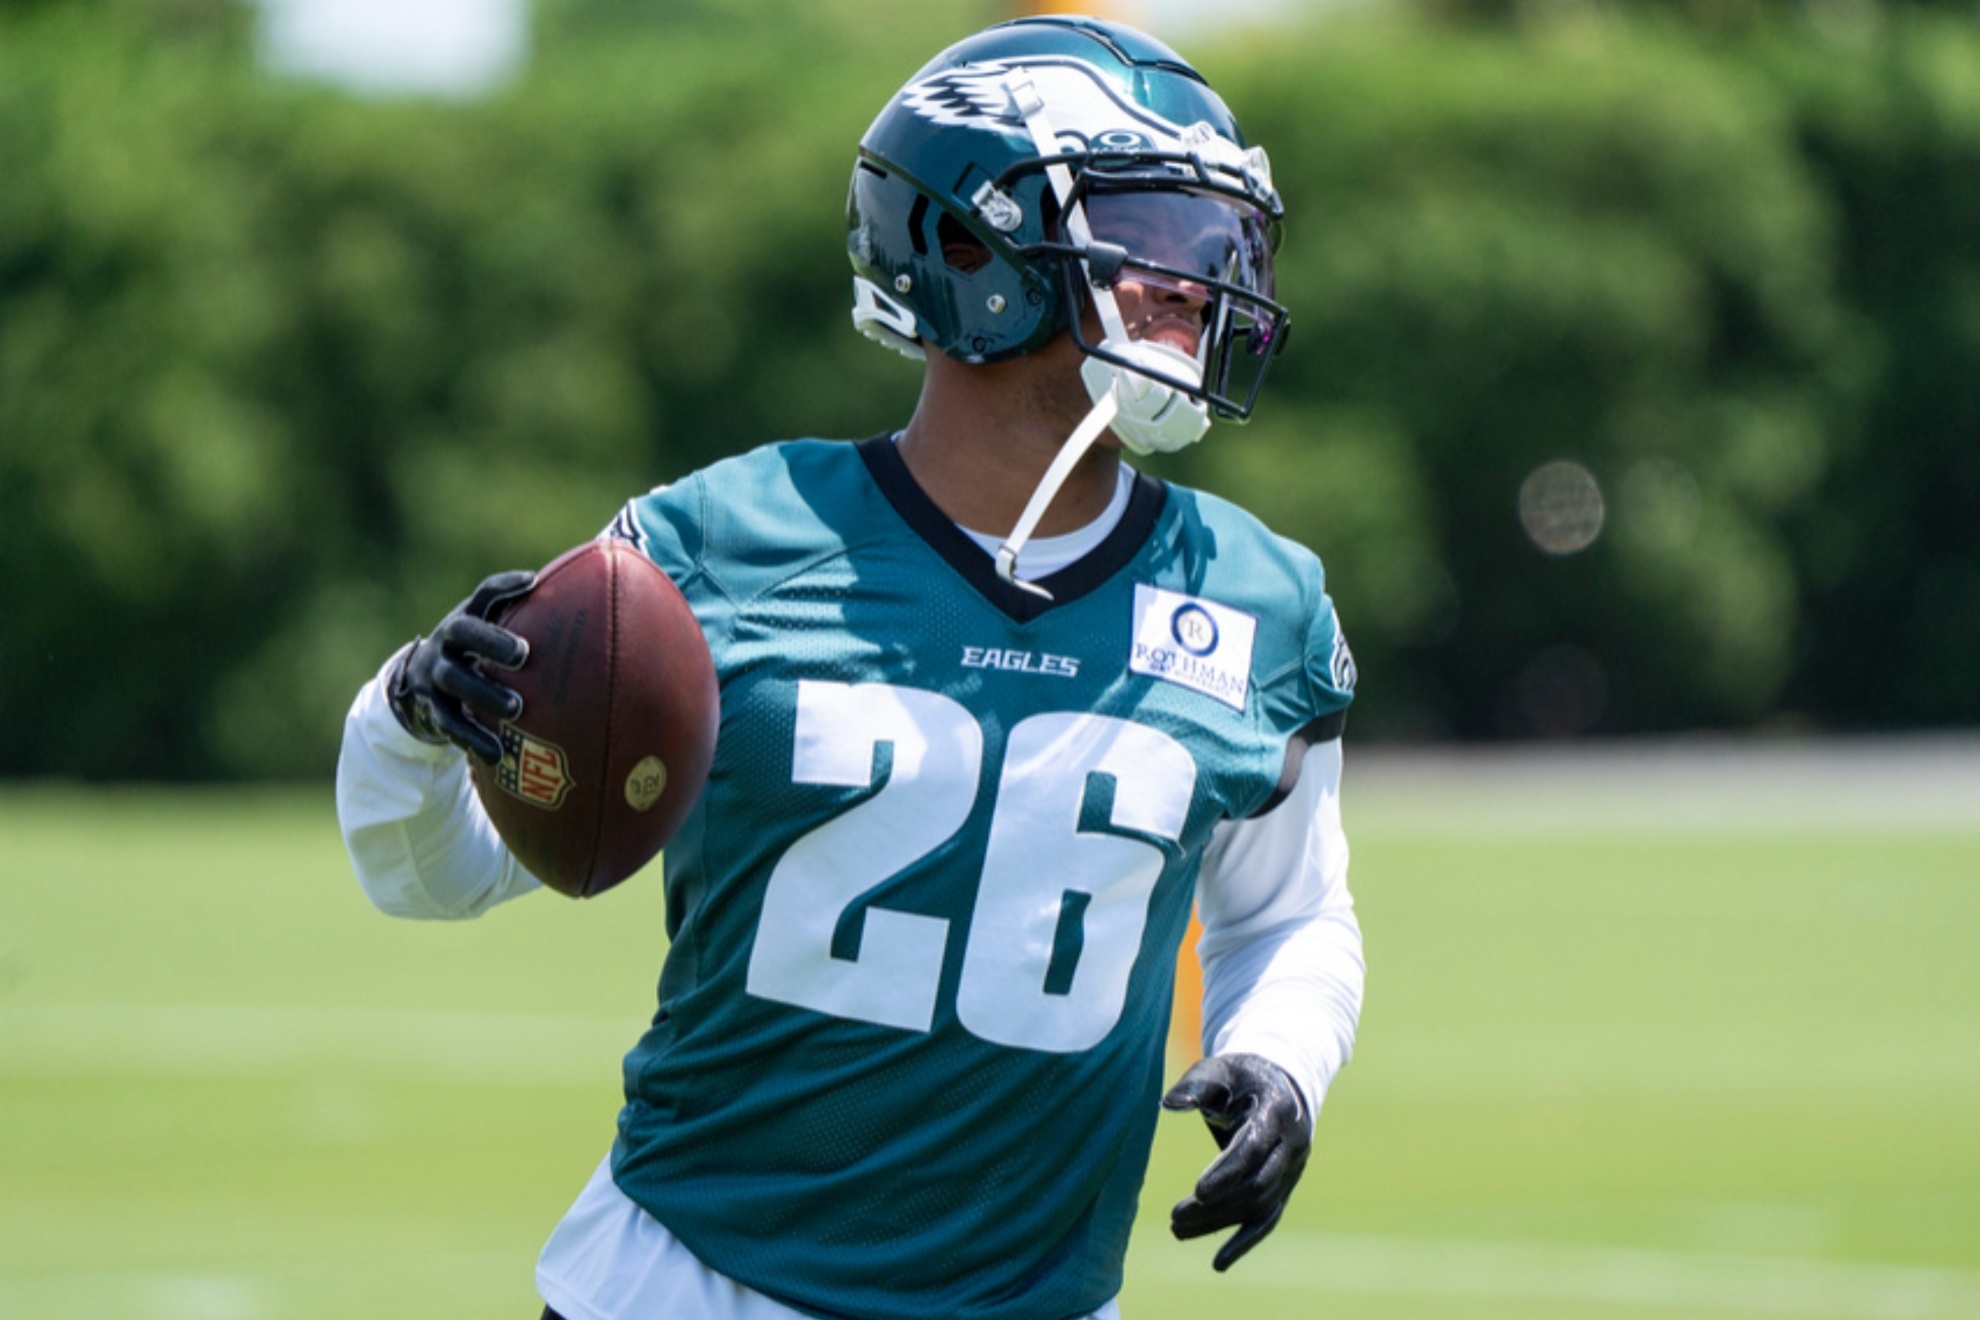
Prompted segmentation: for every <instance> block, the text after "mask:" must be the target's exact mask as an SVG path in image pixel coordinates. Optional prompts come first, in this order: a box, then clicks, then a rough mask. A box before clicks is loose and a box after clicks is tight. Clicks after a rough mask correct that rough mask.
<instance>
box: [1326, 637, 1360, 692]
mask: <svg viewBox="0 0 1980 1320" xmlns="http://www.w3.org/2000/svg"><path fill="white" fill-rule="evenodd" d="M1328 668H1329V671H1330V674H1331V676H1332V678H1333V680H1334V687H1335V688H1336V689H1337V690H1338V691H1341V692H1352V691H1354V681H1355V679H1357V678H1359V677H1360V676H1361V671H1359V670H1357V669H1356V668H1355V667H1354V652H1352V651H1350V650H1348V643H1347V634H1346V633H1344V632H1342V631H1341V629H1340V625H1339V624H1338V623H1336V624H1335V625H1334V659H1333V663H1332V664H1331V665H1329V666H1328Z"/></svg>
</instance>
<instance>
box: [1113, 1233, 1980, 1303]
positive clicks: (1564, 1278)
mask: <svg viewBox="0 0 1980 1320" xmlns="http://www.w3.org/2000/svg"><path fill="white" fill-rule="evenodd" d="M1204 1270H1205V1262H1204V1261H1203V1260H1199V1259H1197V1258H1195V1256H1193V1255H1185V1254H1183V1253H1180V1252H1176V1251H1172V1250H1160V1251H1149V1252H1146V1253H1145V1254H1143V1253H1139V1252H1138V1253H1136V1257H1135V1259H1134V1260H1133V1261H1131V1262H1130V1264H1129V1267H1128V1277H1129V1278H1130V1279H1133V1278H1136V1277H1141V1278H1150V1277H1159V1278H1161V1279H1165V1280H1175V1281H1182V1280H1188V1281H1190V1282H1201V1281H1202V1280H1203V1279H1205V1278H1206V1277H1208V1276H1207V1275H1206V1274H1205V1272H1204ZM1218 1286H1219V1287H1220V1288H1227V1287H1232V1286H1235V1287H1240V1288H1242V1287H1251V1288H1284V1289H1299V1290H1301V1291H1305V1292H1316V1293H1379V1294H1391V1295H1414V1296H1429V1297H1471V1298H1492V1299H1498V1300H1510V1301H1520V1300H1527V1301H1543V1300H1544V1301H1564V1302H1582V1303H1590V1304H1595V1303H1600V1304H1608V1305H1624V1306H1662V1307H1668V1308H1671V1309H1674V1310H1679V1311H1684V1310H1701V1311H1719V1312H1725V1311H1737V1312H1748V1313H1752V1314H1755V1315H1784V1316H1849V1317H1859V1318H1860V1320H1941V1318H1942V1317H1943V1318H1945V1320H1958V1318H1964V1320H1974V1318H1975V1317H1980V1272H1974V1271H1966V1270H1944V1269H1931V1268H1924V1267H1914V1266H1898V1265H1852V1264H1839V1263H1835V1262H1828V1261H1817V1260H1789V1259H1781V1258H1777V1257H1764V1256H1739V1255H1728V1254H1721V1253H1716V1252H1683V1251H1651V1250H1643V1249H1637V1248H1623V1247H1580V1246H1559V1245H1554V1244H1547V1243H1535V1242H1467V1241H1460V1240H1455V1239H1446V1238H1405V1237H1382V1236H1370V1235H1360V1234H1335V1233H1328V1234H1316V1233H1298V1232H1287V1231H1285V1230H1283V1229H1282V1230H1280V1231H1279V1232H1277V1233H1275V1234H1273V1236H1272V1238H1271V1239H1270V1240H1269V1241H1268V1242H1266V1243H1265V1244H1264V1245H1263V1246H1261V1247H1259V1248H1258V1249H1257V1250H1256V1251H1255V1252H1254V1253H1253V1254H1252V1255H1251V1256H1248V1257H1246V1258H1245V1260H1244V1262H1243V1263H1242V1264H1240V1265H1239V1266H1237V1267H1236V1268H1235V1269H1233V1270H1232V1271H1231V1272H1230V1273H1229V1274H1226V1275H1224V1276H1222V1277H1221V1278H1220V1279H1219V1280H1218Z"/></svg>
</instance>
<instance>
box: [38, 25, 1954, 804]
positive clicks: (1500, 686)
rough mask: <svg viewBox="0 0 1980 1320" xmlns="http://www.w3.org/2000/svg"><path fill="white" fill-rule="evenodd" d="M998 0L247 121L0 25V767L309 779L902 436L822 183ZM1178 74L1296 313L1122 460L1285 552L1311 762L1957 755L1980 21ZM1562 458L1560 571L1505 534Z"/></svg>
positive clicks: (1311, 58) (836, 180) (290, 92)
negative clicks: (1590, 529) (412, 671)
mask: <svg viewBox="0 0 1980 1320" xmlns="http://www.w3.org/2000/svg"><path fill="white" fill-rule="evenodd" d="M1000 8H1001V7H1000V6H985V5H982V4H975V5H964V4H949V5H925V4H910V3H907V0H884V3H855V2H854V0H833V2H832V3H826V4H818V5H812V6H806V7H804V8H802V9H798V8H796V7H792V6H787V5H776V4H771V3H769V0H728V3H722V4H717V3H714V2H713V0H707V2H706V3H701V4H697V5H689V6H683V7H682V9H681V13H680V15H679V17H678V21H674V22H670V23H669V24H668V25H666V26H665V27H664V28H661V27H656V26H654V25H649V24H641V23H638V22H634V21H631V20H630V19H628V18H626V17H625V15H624V14H620V13H619V12H618V10H623V9H626V7H625V6H619V7H618V9H615V8H614V6H613V5H612V4H611V3H607V2H606V0H592V3H589V4H586V5H579V4H576V3H575V0H566V3H565V6H564V7H563V8H562V9H558V8H555V7H552V8H551V9H549V10H548V11H547V20H548V21H547V22H546V28H545V34H544V40H543V42H542V49H541V50H540V51H539V55H538V58H537V60H536V63H535V65H534V67H533V68H532V70H531V72H530V74H529V76H528V78H527V79H526V81H524V82H523V83H522V84H520V85H519V86H517V87H515V88H513V89H512V90H510V91H509V92H507V93H505V94H503V95H501V96H499V97H497V98H495V99H493V100H490V101H487V102H484V103H477V104H466V105H462V104H434V103H399V104H381V103H368V102H362V101H355V100H349V99H345V98H342V97H339V96H337V95H334V94H331V93H327V92H322V91H315V90H310V89H307V88H303V87H299V86H295V85H289V84H279V83H271V82H269V81H267V80H265V79H263V78H261V77H260V76H258V75H257V74H256V73H255V71H254V69H253V67H252V60H251V58H250V57H249V53H248V50H247V43H246V40H245V38H244V35H243V34H242V33H240V32H239V31H238V30H236V27H237V25H232V24H229V23H226V22H218V21H212V20H211V14H212V13H214V12H218V11H217V10H216V9H215V8H214V6H212V5H207V6H205V8H202V7H201V4H200V3H198V2H197V0H182V3H179V4H178V5H177V6H176V8H175V7H174V6H171V5H166V6H162V7H161V8H159V9H158V10H155V11H153V12H151V13H150V15H149V16H148V17H147V16H143V15H141V14H140V13H139V11H137V10H136V9H133V8H132V7H130V6H122V7H118V6H109V7H102V6H96V7H92V6H83V5H73V6H63V5H57V4H47V3H44V4H40V5H33V6H25V7H21V8H18V9H14V10H11V11H9V10H0V730H4V736H3V737H0V774H6V775H22V774H63V775H81V776H96V777H112V776H121V777H172V778H181V777H204V776H226V775H249V774H281V775H320V774H322V773H325V772H326V771H327V770H328V768H329V766H330V764H331V762H332V760H333V759H334V755H335V746H336V738H337V735H338V728H339V723H340V719H341V714H342V710H343V708H344V706H345V705H346V704H347V702H348V700H349V698H350V695H351V693H352V692H353V691H354V690H355V689H356V687H357V685H358V684H359V683H360V682H362V681H363V679H364V678H365V677H366V676H368V675H369V674H370V673H371V672H372V671H373V670H374V669H375V668H376V666H377V665H378V663H379V662H380V661H381V660H382V659H383V657H384V656H385V655H386V654H387V653H389V652H390V651H391V650H392V649H393V648H394V647H395V646H396V645H397V644H398V643H399V642H400V641H402V640H403V639H404V638H405V637H407V636H410V635H411V634H412V633H413V632H414V631H416V630H418V629H420V628H422V627H424V626H426V625H428V624H429V623H430V622H431V621H432V619H433V618H434V617H436V616H437V615H438V614H439V613H440V612H441V611H442V610H444V609H445V608H446V607H447V606H448V605H449V604H451V603H452V601H453V600H455V599H456V598H458V597H459V596H460V595H462V594H464V593H465V592H466V591H467V589H468V588H469V587H471V586H472V585H473V583H474V582H475V581H477V580H478V579H479V578H480V577H481V576H482V575H484V574H485V573H487V572H490V571H492V570H494V569H496V568H502V567H511V566H517V565H527V564H532V563H538V562H541V561H543V560H545V559H547V558H549V557H550V556H551V555H552V554H554V553H556V552H557V551H559V550H561V549H562V548H564V547H565V546H567V545H569V544H571V543H573V542H575V541H577V540H579V539H582V538H584V537H587V536H590V535H591V534H593V533H594V532H595V531H596V530H597V529H598V528H599V527H600V526H602V525H603V524H604V522H605V521H606V520H607V519H609V518H610V516H611V515H612V513H613V512H614V510H615V509H616V507H617V505H618V504H619V503H620V502H621V501H622V500H623V499H625V498H626V497H627V496H628V495H629V494H632V493H635V492H637V491H638V490H641V489H644V488H645V487H646V486H648V485H651V484H653V483H655V482H659V481H664V480H668V479H670V478H672V477H674V476H676V475H679V474H680V473H682V472H685V471H687V470H689V469H690V468H692V467H694V466H697V465H699V464H702V463H705V462H707V461H710V460H711V459H713V458H715V457H718V456H720V455H723V454H726V453H731V452H735V451H737V450H740V449H743V448H746V447H749V446H752V445H755V444H758V443H761V442H763V441H766V440H769V439H773V438H777V437H780V436H786V435H794V434H814V435H840V436H857V435H863V434H869V433H872V432H875V431H880V430H883V429H886V428H888V427H890V426H893V425H896V424H898V423H899V422H901V421H902V420H904V419H905V417H906V415H907V413H908V411H909V410H910V409H911V407H912V404H913V398H914V393H915V389H916V386H917V383H918V377H917V374H916V372H915V371H914V369H913V368H912V367H911V366H909V365H908V364H906V363H903V362H900V361H899V360H898V359H894V358H892V357H891V356H890V355H887V354H885V353H882V352H880V351H878V350H876V349H874V348H872V347H871V346H870V345H868V344H866V343H865V342H864V341H863V340H861V339H860V338H859V337H858V336H857V335H855V334H854V333H852V331H851V330H850V327H849V324H848V320H847V313H846V307H847V302H848V298H847V275H846V269H845V265H844V256H843V230H842V223H843V221H842V200H843V196H844V191H843V190H844V187H845V178H846V174H847V170H848V168H849V165H850V160H851V152H852V147H853V143H854V142H855V140H856V139H857V137H858V135H859V133H860V132H861V131H862V129H863V128H864V127H865V125H866V123H867V122H868V120H869V119H870V118H871V116H872V115H873V113H874V112H875V111H877V110H878V108H879V106H880V104H881V103H882V102H883V100H884V99H885V97H886V96H887V95H888V93H889V92H890V91H891V90H892V89H893V88H894V87H895V86H897V85H898V84H899V83H900V82H901V81H902V80H903V79H904V78H905V77H906V76H907V74H909V73H911V72H912V71H913V69H914V68H915V67H917V66H918V64H919V63H920V62H921V61H922V60H923V59H924V58H925V57H926V56H927V55H929V54H930V53H932V52H933V51H934V50H935V49H937V48H938V47H939V46H940V45H941V44H942V43H943V42H944V41H945V40H947V39H950V38H952V37H954V36H956V35H959V34H961V33H963V32H966V31H968V30H971V29H972V28H974V27H976V26H979V25H981V24H982V23H983V22H987V21H990V20H991V19H993V18H995V17H996V16H997V11H998V10H999V9H1000ZM627 12H628V13H629V12H630V11H629V10H627ZM160 14H166V15H169V16H172V17H171V22H172V23H173V24H175V25H176V26H174V27H172V28H171V30H170V31H169V32H166V33H164V34H163V35H161V30H160V27H159V24H160V22H161V21H163V20H161V19H160V18H159V15H160ZM201 15H206V16H207V17H206V19H204V20H202V18H201ZM1189 53H1190V54H1191V55H1192V56H1194V57H1196V58H1197V59H1198V60H1199V63H1200V64H1201V66H1202V67H1203V68H1204V69H1205V71H1206V72H1207V73H1208V74H1209V75H1210V76H1211V78H1212V81H1213V82H1215V83H1216V84H1217V85H1218V86H1219V88H1220V89H1221V90H1222V91H1223V92H1224V94H1225V96H1226V98H1227V99H1228V100H1229V101H1230V102H1231V103H1232V104H1233V105H1234V106H1236V107H1237V108H1238V110H1239V112H1240V116H1241V118H1242V119H1243V120H1244V122H1245V123H1246V125H1247V128H1248V131H1250V132H1251V133H1252V135H1253V136H1254V137H1255V138H1256V139H1258V140H1260V141H1263V142H1265V143H1266V144H1268V145H1269V146H1270V148H1271V150H1272V153H1273V159H1274V163H1275V165H1276V167H1277V170H1278V175H1279V181H1280V185H1281V187H1282V189H1283V191H1284V192H1285V194H1286V196H1287V198H1288V203H1289V206H1290V208H1291V211H1292V219H1291V223H1290V225H1289V231H1290V237H1289V240H1288V244H1287V247H1286V250H1285V252H1284V254H1283V258H1282V264H1281V278H1282V291H1283V295H1284V299H1285V301H1287V302H1288V303H1289V304H1290V305H1291V306H1292V307H1293V309H1294V314H1295V321H1296V328H1295V331H1294V335H1293V338H1292V341H1291V349H1290V351H1289V353H1288V355H1287V357H1286V358H1285V359H1284V361H1283V364H1282V372H1281V374H1280V375H1279V376H1278V377H1276V378H1275V381H1274V383H1273V385H1272V386H1271V387H1270V388H1269V389H1268V392H1267V399H1266V401H1265V402H1264V404H1263V405H1262V406H1261V408H1260V411H1259V418H1258V420H1257V421H1256V422H1255V423H1254V424H1253V425H1252V426H1251V427H1250V428H1248V430H1246V431H1243V432H1235V431H1233V432H1228V433H1225V432H1220V433H1218V434H1217V435H1216V436H1214V437H1213V439H1212V440H1211V442H1210V443H1208V444H1206V445H1204V446H1201V447H1199V449H1198V450H1197V451H1196V452H1194V453H1191V454H1188V455H1185V456H1181V457H1180V458H1178V459H1176V460H1172V461H1170V462H1168V463H1166V464H1165V465H1163V467H1162V469H1161V470H1162V471H1164V472H1165V473H1167V474H1170V475H1175V476H1178V477H1181V478H1185V479H1189V480H1193V481H1199V482H1202V483H1203V484H1206V485H1208V486H1210V487H1212V488H1213V489H1216V490H1218V491H1219V492H1221V493H1224V494H1227V495H1229V496H1232V497H1233V498H1236V499H1238V500H1239V501H1240V502H1242V503H1245V504H1247V505H1249V506H1250V507H1252V508H1254V509H1255V510H1257V511H1258V512H1259V513H1260V514H1261V516H1263V517H1265V518H1266V520H1267V521H1268V522H1270V523H1272V524H1273V525H1274V526H1275V527H1277V528H1278V529H1279V530H1281V531H1283V532H1286V533H1288V534H1290V535H1293V536H1295V537H1298V538H1299V539H1302V540H1304V541H1306V542H1308V543H1309V544H1312V545H1313V546H1315V547H1316V548H1317V549H1318V550H1320V552H1321V553H1322V554H1323V556H1324V557H1325V558H1326V559H1327V562H1328V564H1329V567H1330V570H1331V578H1332V584H1333V588H1334V591H1335V593H1336V597H1337V599H1338V600H1339V602H1340V604H1341V608H1342V611H1343V615H1344V618H1345V619H1346V621H1347V623H1348V627H1349V630H1350V635H1351V636H1352V637H1353V639H1354V641H1355V644H1356V648H1357V651H1358V652H1359V654H1360V656H1361V660H1362V671H1363V673H1364V675H1365V676H1366V678H1365V687H1364V696H1363V701H1362V703H1361V706H1360V707H1359V709H1358V711H1357V726H1356V727H1357V732H1358V733H1366V734H1370V735H1389V736H1461V737H1485V736H1505V735H1512V736H1527V735H1534V734H1541V735H1553V734H1575V733H1586V732H1635V731H1647V730H1668V729H1679V728H1692V727H1701V726H1735V727H1750V726H1755V725H1760V724H1766V723H1770V722H1773V723H1782V722H1788V723H1795V724H1806V725H1813V726H1820V727H1861V726H1867V725H1880V726H1882V725H1905V724H1923V723H1932V722H1943V721H1972V720H1974V719H1976V718H1980V683H1976V682H1974V673H1975V664H1974V657H1975V655H1976V654H1980V450H1977V449H1976V446H1975V444H1974V436H1975V432H1976V423H1980V416H1976V413H1980V388H1976V387H1975V385H1974V383H1973V377H1974V374H1975V367H1976V364H1980V242H1976V239H1980V33H1976V31H1975V29H1974V26H1973V25H1972V24H1971V23H1970V22H1965V21H1959V20H1954V19H1946V18H1933V17H1931V16H1916V17H1912V18H1909V19H1905V20H1903V21H1898V20H1889V21H1883V22H1880V23H1879V24H1878V25H1876V26H1872V27H1855V28H1850V29H1847V30H1837V29H1834V28H1829V29H1822V30H1814V29H1801V28H1794V27H1786V26H1761V27H1758V28H1755V29H1753V30H1750V31H1742V32H1740V33H1739V34H1737V35H1736V36H1727V35H1725V34H1716V35H1714V34H1700V33H1698V32H1697V31H1695V30H1693V29H1688V28H1686V27H1683V26H1680V25H1677V24H1674V23H1669V22H1660V21H1658V20H1656V19H1655V18H1648V19H1635V20H1629V21H1620V20H1600V21H1589V20H1586V19H1571V20H1563V21H1560V22H1550V23H1539V24H1528V25H1526V26H1523V27H1505V26H1497V27H1494V26H1484V27H1449V26H1438V25H1427V26H1424V25H1413V24H1409V23H1388V24H1353V25H1350V24H1331V25H1328V26H1325V27H1320V28H1316V29H1313V30H1311V31H1307V32H1302V33H1298V34H1294V35H1287V34H1285V33H1277V34H1272V35H1269V36H1261V37H1259V38H1257V39H1255V40H1252V41H1248V42H1247V41H1238V42H1230V43H1226V44H1224V45H1222V46H1219V47H1216V48H1213V49H1206V50H1197V49H1192V50H1191V51H1190V52H1189ZM1554 460H1570V461H1572V462H1575V463H1578V464H1580V465H1581V466H1582V467H1583V468H1585V469H1586V470H1587V472H1588V473H1590V474H1592V476H1593V477H1594V479H1595V480H1596V482H1597V483H1599V486H1600V489H1601V492H1602V497H1603V514H1604V521H1603V523H1602V529H1601V534H1600V536H1599V537H1597V538H1596V539H1595V540H1594V542H1593V544H1592V545H1590V546H1589V547H1588V548H1587V549H1585V550H1583V551H1581V552H1580V553H1576V554H1571V555H1558V554H1548V553H1544V552H1543V551H1541V550H1540V549H1539V548H1537V546H1536V545H1535V543H1534V541H1533V540H1532V539H1530V538H1529V536H1528V534H1527V533H1525V532H1524V531H1522V524H1521V519H1520V516H1519V497H1520V490H1521V487H1522V484H1523V483H1524V482H1525V481H1526V480H1527V478H1528V477H1529V475H1530V474H1532V473H1533V472H1534V471H1535V470H1536V469H1538V468H1539V467H1540V466H1541V465H1542V464H1544V463H1547V462H1550V461H1554ZM1584 512H1585V510H1584Z"/></svg>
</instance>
